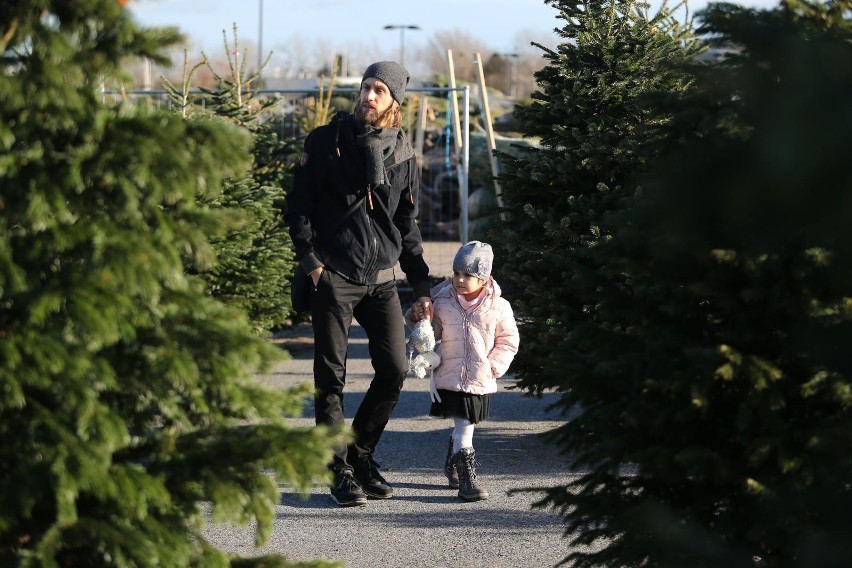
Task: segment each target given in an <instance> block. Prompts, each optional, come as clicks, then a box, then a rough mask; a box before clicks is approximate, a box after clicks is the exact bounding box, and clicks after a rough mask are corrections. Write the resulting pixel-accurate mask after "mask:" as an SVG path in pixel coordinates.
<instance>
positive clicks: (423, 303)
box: [411, 296, 432, 321]
mask: <svg viewBox="0 0 852 568" xmlns="http://www.w3.org/2000/svg"><path fill="white" fill-rule="evenodd" d="M424 318H425V319H427V320H431V319H432V298H429V297H428V296H424V297H422V298H417V301H416V302H414V304H413V305H412V306H411V319H412V320H414V321H420V320H422V319H424Z"/></svg>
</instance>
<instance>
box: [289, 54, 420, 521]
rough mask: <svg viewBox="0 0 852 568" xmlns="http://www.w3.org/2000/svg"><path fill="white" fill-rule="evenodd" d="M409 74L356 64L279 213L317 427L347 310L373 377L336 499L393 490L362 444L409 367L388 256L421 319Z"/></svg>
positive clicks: (339, 378)
mask: <svg viewBox="0 0 852 568" xmlns="http://www.w3.org/2000/svg"><path fill="white" fill-rule="evenodd" d="M408 81H409V75H408V72H407V71H406V70H405V69H404V68H403V67H402V66H400V65H399V64H397V63H395V62H393V61H380V62H378V63H374V64H372V65H370V66H369V67H368V68H367V70H366V71H365V72H364V77H363V79H362V81H361V90H360V94H359V98H358V103H357V106H356V108H355V112H354V115H352V114H349V113H344V112H341V113H338V114H337V115H336V116H335V117H334V118H333V119H332V121H331V122H330V123H329V124H327V125H324V126H320V127H318V128H316V129H315V130H313V131H312V132H311V133H310V134H309V135H308V137H307V139H306V140H305V148H304V153H303V154H302V158H301V160H300V163H299V166H298V167H297V168H296V170H295V173H294V176H293V186H292V188H291V189H290V191H289V193H288V195H287V211H286V213H285V215H284V218H285V220H286V222H287V224H288V225H289V227H290V235H291V237H292V239H293V243H294V245H295V247H296V256H297V258H298V259H299V262H300V264H301V266H302V267H303V268H304V270H305V272H307V273H308V274H309V275H310V277H311V280H312V281H313V285H314V290H313V293H312V297H311V318H312V324H313V330H314V349H315V351H314V386H315V387H316V391H317V392H316V397H315V399H314V406H315V413H316V423H317V424H327V425H330V426H340V425H342V424H343V421H344V415H343V387H344V384H345V382H346V350H347V346H348V341H349V328H350V325H351V324H352V318H353V317H354V318H355V319H357V320H358V323H360V324H361V326H362V327H363V328H364V330H365V331H366V333H367V338H368V343H369V351H370V358H371V362H372V365H373V369H374V371H375V375H374V377H373V379H372V381H371V383H370V387H369V389H368V391H367V394H366V396H365V397H364V400H363V402H362V403H361V405H360V407H359V408H358V411H357V413H356V414H355V418H354V420H353V421H352V429H353V431H354V433H355V441H354V443H353V444H351V445H350V446H349V447H347V448H339V449H337V450H336V451H335V454H334V458H333V461H332V463H331V464H330V465H329V467H330V468H331V469H332V471H333V472H334V483H333V485H332V489H331V498H332V499H333V500H334V501H335V502H336V503H338V504H339V505H341V506H353V505H357V506H360V505H366V503H367V497H370V498H374V499H387V498H390V497H392V496H393V488H392V487H391V486H390V485H389V484H388V482H387V480H386V479H384V478H383V477H382V475H381V474H380V473H379V472H378V467H377V465H376V462H375V461H374V460H373V452H374V451H375V449H376V445H377V444H378V442H379V438H380V437H381V435H382V432H383V431H384V429H385V426H386V425H387V423H388V420H389V419H390V415H391V411H392V410H393V408H394V407H395V406H396V403H397V401H398V400H399V393H400V391H401V390H402V383H403V380H404V378H405V375H406V373H407V371H408V361H407V358H406V352H405V330H404V321H403V319H402V309H401V307H400V302H399V296H398V295H397V290H396V274H394V267H395V266H396V264H397V262H399V265H400V267H401V268H402V271H403V272H405V275H406V277H407V278H408V281H409V283H410V284H411V286H412V287H413V288H414V291H415V296H416V297H417V298H418V299H417V303H416V305H418V306H419V307H420V308H422V309H424V310H425V311H426V313H427V314H429V315H430V316H431V309H432V305H431V301H430V299H429V277H428V276H429V268H428V267H427V266H426V262H425V261H424V260H423V247H422V238H421V235H420V229H419V227H418V226H417V224H416V222H415V216H416V215H417V194H418V191H419V189H420V183H419V179H418V177H417V171H418V170H417V167H416V163H415V156H414V150H413V149H412V147H411V144H410V143H409V141H408V138H407V137H406V135H405V133H404V132H403V131H402V129H401V128H400V126H401V124H402V112H401V110H400V105H401V104H402V101H403V97H404V96H405V88H406V86H407V85H408Z"/></svg>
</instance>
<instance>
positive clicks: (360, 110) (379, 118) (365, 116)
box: [355, 105, 393, 126]
mask: <svg viewBox="0 0 852 568" xmlns="http://www.w3.org/2000/svg"><path fill="white" fill-rule="evenodd" d="M392 111H393V105H391V106H389V107H388V108H387V109H385V112H383V113H379V111H377V110H376V109H374V108H371V109H368V110H366V111H365V110H364V107H363V106H362V105H358V106H357V107H356V108H355V118H357V119H358V120H360V121H362V122H364V123H365V124H369V125H370V126H379V124H382V122H383V121H384V119H385V118H387V117H388V116H389V115H390V113H391V112H392Z"/></svg>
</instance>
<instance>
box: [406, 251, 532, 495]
mask: <svg viewBox="0 0 852 568" xmlns="http://www.w3.org/2000/svg"><path fill="white" fill-rule="evenodd" d="M493 261H494V253H493V252H492V250H491V245H489V244H487V243H483V242H480V241H471V242H469V243H467V244H465V245H463V246H462V247H461V248H460V249H459V251H458V252H457V253H456V256H455V259H454V260H453V278H452V280H447V281H444V282H442V283H441V284H439V285H437V286H435V287H434V288H433V289H432V292H431V296H432V310H433V314H434V315H433V318H432V328H433V329H434V331H435V340H436V341H440V355H441V363H440V365H438V367H436V368H435V369H434V372H433V377H432V380H434V383H435V384H434V386H435V387H436V389H437V391H436V392H437V395H433V397H432V398H433V401H432V408H431V409H430V411H429V414H430V415H431V416H439V417H443V418H452V419H453V420H454V421H455V428H454V429H453V432H452V435H451V436H450V440H449V443H448V448H447V458H446V460H445V462H444V473H445V474H446V476H447V479H448V481H449V485H450V487H452V488H458V490H459V497H460V498H461V499H464V500H465V501H478V500H480V499H487V498H488V492H487V491H486V490H485V489H483V488H481V487H479V486H478V485H477V484H476V469H475V468H476V462H475V456H476V454H475V452H474V449H473V431H474V427H475V425H476V424H478V423H479V422H481V421H483V420H485V419H486V418H488V416H489V414H490V408H491V404H490V403H491V394H492V393H494V392H496V391H497V379H498V378H499V377H501V376H503V374H505V373H506V371H507V370H508V369H509V364H510V363H511V362H512V359H513V358H514V357H515V353H517V352H518V327H517V325H516V324H515V318H514V315H513V314H512V307H511V306H510V304H509V302H508V301H507V300H506V299H505V298H502V297H500V287H499V286H498V285H497V282H495V281H494V279H493V278H491V265H492V264H493ZM422 317H423V313H422V308H420V307H419V305H416V306H414V307H412V309H410V310H409V311H408V312H407V313H406V320H407V321H408V323H409V325H411V326H413V325H414V322H417V321H419V320H420V319H421V318H422ZM433 391H434V389H433Z"/></svg>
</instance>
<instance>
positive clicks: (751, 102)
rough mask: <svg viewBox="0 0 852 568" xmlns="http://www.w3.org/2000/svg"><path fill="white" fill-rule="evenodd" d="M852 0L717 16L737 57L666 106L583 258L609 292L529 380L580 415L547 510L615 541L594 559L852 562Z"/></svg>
mask: <svg viewBox="0 0 852 568" xmlns="http://www.w3.org/2000/svg"><path fill="white" fill-rule="evenodd" d="M850 7H852V5H850V3H849V2H848V1H842V2H830V3H826V4H820V3H814V4H811V3H807V2H790V3H788V4H785V5H783V6H781V7H779V8H777V9H774V10H768V11H756V10H749V9H746V8H741V7H737V6H734V5H730V4H719V5H712V6H711V7H710V8H708V9H707V10H705V11H703V12H702V13H700V14H699V15H698V17H699V18H700V19H701V21H702V26H701V28H699V30H698V31H699V32H700V33H702V34H704V35H705V36H706V37H708V38H711V39H712V44H711V45H712V46H713V47H714V48H716V50H717V52H723V53H724V52H727V53H728V55H727V56H726V57H724V58H723V59H722V60H721V61H720V62H719V63H716V64H712V65H693V66H692V67H691V70H690V80H689V84H690V87H689V88H688V89H687V90H685V91H681V92H680V93H676V94H672V92H671V91H669V92H661V93H659V94H658V95H657V96H652V97H650V98H649V99H648V101H649V104H650V105H651V107H652V108H659V109H660V114H661V115H662V116H666V117H670V118H669V119H667V120H666V121H664V122H661V123H659V124H658V125H656V126H655V127H654V128H653V129H652V131H653V132H655V133H656V134H657V136H658V139H657V140H658V143H657V144H655V145H654V147H653V148H648V149H649V150H654V151H653V153H652V154H649V155H651V156H653V157H654V158H653V161H652V158H646V162H647V163H648V165H649V166H650V167H649V168H647V171H646V174H645V175H643V176H642V177H641V178H640V179H639V180H637V181H635V182H634V183H636V186H637V187H641V188H642V193H641V196H640V197H639V198H637V199H635V200H634V201H633V203H632V204H631V205H630V207H625V208H611V209H610V210H609V211H608V212H606V213H605V214H604V215H603V216H602V217H601V222H600V230H601V234H602V235H606V236H607V238H606V239H604V240H599V241H597V242H595V243H594V244H593V245H592V246H590V247H588V249H586V250H585V251H583V252H582V253H581V254H579V255H577V257H574V255H573V249H570V250H571V253H572V258H585V259H586V261H584V262H582V266H583V267H584V268H589V267H591V268H589V269H588V270H587V271H586V272H581V271H580V270H578V269H576V268H572V269H570V270H566V271H564V272H563V275H564V277H565V278H566V279H567V280H569V281H571V280H577V279H578V278H585V279H587V280H588V281H590V282H594V283H595V285H596V288H595V294H594V296H595V297H594V301H591V299H592V296H593V295H592V294H586V295H585V296H582V297H584V298H587V299H589V302H588V304H587V305H586V306H585V310H584V311H583V312H582V313H581V315H580V316H579V317H577V318H576V319H574V320H570V321H569V320H567V319H564V320H560V319H559V316H560V312H558V311H557V313H556V315H553V316H551V320H550V322H552V327H551V329H553V330H557V329H558V328H559V326H562V325H564V331H563V332H562V333H561V335H560V336H559V337H560V339H561V340H562V345H561V348H560V350H559V351H558V352H557V353H558V355H557V354H554V355H553V356H551V357H550V358H549V359H548V356H549V355H550V354H549V352H548V351H547V350H545V349H542V348H541V347H540V345H535V347H536V348H537V349H538V359H537V360H536V362H538V363H539V364H541V365H542V366H541V367H540V368H535V367H530V368H522V372H523V373H525V376H526V377H528V378H527V379H526V380H527V383H528V384H530V385H533V384H534V385H535V388H537V389H544V388H554V389H557V390H558V391H559V392H560V393H561V396H560V402H559V406H560V407H561V408H563V409H564V410H565V412H566V413H569V412H570V413H571V420H570V421H568V422H567V423H566V424H565V425H564V426H562V427H560V428H559V429H558V430H557V431H556V432H555V433H554V434H553V435H552V436H551V440H552V441H553V442H554V443H555V444H556V445H557V446H558V447H560V448H561V449H563V450H564V451H566V452H570V453H571V454H572V455H573V456H574V458H575V466H576V467H577V472H578V476H577V477H576V478H575V479H574V480H572V481H570V482H569V483H566V484H565V485H564V486H561V487H555V488H551V489H549V490H547V491H545V493H544V497H543V498H542V499H541V501H540V502H539V505H540V506H548V507H554V508H556V509H557V510H559V511H561V512H562V513H563V514H564V515H565V517H566V534H569V535H571V537H572V540H573V542H574V543H575V544H591V543H597V544H599V545H600V546H599V547H597V549H596V550H590V551H582V550H581V551H577V552H575V553H573V554H572V555H571V556H570V557H569V558H570V562H571V563H572V564H573V565H575V566H637V567H638V566H649V565H650V566H666V567H682V566H690V567H716V566H726V567H734V566H743V567H746V566H749V567H750V566H756V565H757V566H764V567H794V566H796V567H800V566H820V567H835V566H836V567H840V566H848V565H850V562H852V547H850V545H849V542H848V538H847V536H848V534H849V533H850V530H852V517H850V515H849V513H848V511H849V509H850V504H852V490H850V487H852V463H850V459H849V458H848V457H847V456H846V449H847V448H848V447H849V446H850V443H852V439H851V438H852V420H850V418H852V414H850V405H852V395H850V393H852V381H850V378H852V377H850V369H852V359H850V356H849V355H848V349H846V346H847V345H848V344H849V341H850V339H852V336H850V330H852V325H850V313H852V312H850V310H849V298H850V297H852V272H850V269H849V268H848V267H849V266H852V258H850V243H852V235H850V234H849V231H850V229H849V224H848V211H849V210H848V209H847V207H848V206H847V203H848V201H849V191H850V189H852V167H850V165H849V164H850V162H849V161H848V160H847V159H846V158H845V156H844V154H843V151H842V149H843V148H846V147H848V146H849V144H850V143H852V129H850V128H849V126H850V125H849V122H848V119H847V117H848V116H850V108H852V107H850V104H852V103H850V99H849V93H850V92H852V66H850V65H849V62H850V61H852V42H851V41H850V39H852V38H850V30H852V26H850V14H852V11H850ZM577 264H580V263H579V262H576V261H573V260H572V261H571V263H570V265H571V266H572V267H576V265H577ZM562 293H565V294H574V293H576V288H575V287H574V286H573V285H572V284H566V285H565V286H564V287H563V288H562ZM553 297H555V298H558V296H553ZM560 303H562V302H560ZM557 309H558V306H557ZM570 313H572V314H573V313H575V312H570ZM538 325H542V324H538ZM551 347H553V345H551ZM554 362H556V363H558V364H559V366H558V367H552V368H551V367H549V365H550V364H552V363H554ZM534 370H536V371H539V372H540V373H541V377H539V378H538V379H536V378H534V377H533V376H532V372H533V371H534Z"/></svg>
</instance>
